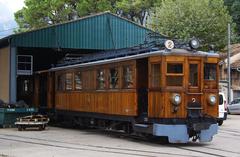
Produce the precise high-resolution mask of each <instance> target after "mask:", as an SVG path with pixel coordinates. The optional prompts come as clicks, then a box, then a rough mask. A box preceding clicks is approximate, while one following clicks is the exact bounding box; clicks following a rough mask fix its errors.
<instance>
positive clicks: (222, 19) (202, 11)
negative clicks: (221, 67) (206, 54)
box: [148, 0, 234, 50]
mask: <svg viewBox="0 0 240 157" xmlns="http://www.w3.org/2000/svg"><path fill="white" fill-rule="evenodd" d="M228 23H232V18H231V16H230V15H229V14H228V11H227V8H226V6H224V3H223V0H200V1H199V0H165V1H163V2H162V3H161V5H160V6H158V7H156V8H155V9H154V11H153V13H152V18H151V20H149V21H148V27H150V28H152V29H154V30H156V31H158V32H160V33H161V34H164V35H166V36H169V37H172V38H178V39H185V40H189V39H190V38H192V37H197V38H198V39H200V41H201V44H202V46H203V47H205V48H206V47H208V45H209V44H214V45H215V46H216V48H217V49H218V50H219V49H221V48H223V47H224V46H225V45H226V43H227V24H228ZM233 26H234V25H233Z"/></svg>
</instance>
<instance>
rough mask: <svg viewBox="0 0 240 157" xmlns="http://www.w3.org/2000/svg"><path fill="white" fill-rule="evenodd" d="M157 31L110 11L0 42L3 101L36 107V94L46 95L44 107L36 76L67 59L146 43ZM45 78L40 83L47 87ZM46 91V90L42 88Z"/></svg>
mask: <svg viewBox="0 0 240 157" xmlns="http://www.w3.org/2000/svg"><path fill="white" fill-rule="evenodd" d="M153 33H154V32H153V31H151V30H149V29H147V28H145V27H142V26H140V25H138V24H136V23H133V22H131V21H129V20H127V19H124V18H121V17H119V16H117V15H114V14H112V13H110V12H104V13H99V14H95V15H91V16H87V17H83V18H80V19H78V20H74V21H70V22H66V23H62V24H58V25H53V26H49V27H45V28H41V29H38V30H33V31H29V32H24V33H20V34H14V35H11V36H8V37H5V38H3V39H0V99H1V100H3V101H4V102H11V103H15V102H17V101H19V100H24V101H25V102H26V103H27V104H29V105H32V104H33V101H32V100H33V95H34V92H38V93H40V94H41V93H42V94H43V95H42V96H41V100H38V101H41V102H40V104H44V103H46V101H47V98H46V95H45V94H44V93H46V90H47V89H45V88H44V87H46V86H41V85H40V89H34V84H35V82H34V77H33V75H34V73H35V72H37V71H41V70H46V69H49V68H51V67H52V66H54V65H56V64H57V63H58V62H59V60H61V59H62V58H64V57H66V56H75V57H81V56H84V55H93V54H94V53H98V52H100V51H105V50H114V49H120V48H128V47H133V46H136V45H139V44H143V43H144V42H145V41H146V40H147V38H148V37H149V34H153ZM46 82H47V81H46V80H44V78H42V79H41V78H40V83H42V84H46ZM41 87H42V88H43V89H42V88H41Z"/></svg>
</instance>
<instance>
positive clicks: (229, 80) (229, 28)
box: [227, 23, 231, 104]
mask: <svg viewBox="0 0 240 157" xmlns="http://www.w3.org/2000/svg"><path fill="white" fill-rule="evenodd" d="M230 44H231V26H230V23H229V24H228V54H227V57H228V59H227V60H228V62H227V68H228V104H229V103H230V102H231V67H230V64H231V63H230V52H231V50H230Z"/></svg>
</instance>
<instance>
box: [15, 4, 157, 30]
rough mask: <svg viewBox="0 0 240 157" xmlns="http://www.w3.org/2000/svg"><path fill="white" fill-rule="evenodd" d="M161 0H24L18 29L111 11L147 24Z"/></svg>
mask: <svg viewBox="0 0 240 157" xmlns="http://www.w3.org/2000/svg"><path fill="white" fill-rule="evenodd" d="M159 1H161V0H157V1H155V0H97V1H95V0H25V7H24V8H22V9H21V10H19V11H18V12H16V13H15V20H16V21H17V23H18V25H19V29H18V30H17V31H18V32H22V31H26V30H31V29H36V28H41V27H44V26H48V25H52V24H57V23H62V22H65V21H69V20H74V19H77V18H79V17H82V16H86V15H90V14H94V13H98V12H103V11H111V12H113V13H116V14H118V15H119V16H121V17H126V18H128V19H130V20H132V21H134V22H138V23H140V24H144V21H146V19H147V17H148V13H149V11H150V8H151V7H153V5H154V4H155V3H156V2H159Z"/></svg>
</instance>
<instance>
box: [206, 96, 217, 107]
mask: <svg viewBox="0 0 240 157" xmlns="http://www.w3.org/2000/svg"><path fill="white" fill-rule="evenodd" d="M208 102H209V104H210V105H215V104H216V102H217V98H216V95H214V94H211V95H209V97H208Z"/></svg>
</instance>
